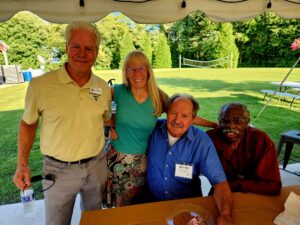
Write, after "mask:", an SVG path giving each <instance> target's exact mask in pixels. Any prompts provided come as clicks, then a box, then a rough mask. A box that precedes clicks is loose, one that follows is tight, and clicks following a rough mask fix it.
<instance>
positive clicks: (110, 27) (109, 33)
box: [97, 14, 132, 69]
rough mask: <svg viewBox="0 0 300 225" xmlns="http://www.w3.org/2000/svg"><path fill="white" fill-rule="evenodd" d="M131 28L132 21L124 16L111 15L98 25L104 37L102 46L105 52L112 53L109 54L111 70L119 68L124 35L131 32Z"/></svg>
mask: <svg viewBox="0 0 300 225" xmlns="http://www.w3.org/2000/svg"><path fill="white" fill-rule="evenodd" d="M130 26H132V24H131V22H130V20H129V19H128V18H127V17H125V16H124V15H122V14H110V15H108V16H106V17H105V18H103V19H102V20H100V21H99V22H98V23H97V27H98V29H99V31H100V33H101V35H102V40H101V44H100V46H101V48H102V49H103V52H105V53H108V52H110V53H109V54H107V55H110V59H111V62H110V69H118V68H119V64H120V46H121V42H122V41H123V37H124V34H125V33H126V32H127V33H128V32H129V27H130ZM100 67H102V66H101V65H100ZM105 67H106V66H105Z"/></svg>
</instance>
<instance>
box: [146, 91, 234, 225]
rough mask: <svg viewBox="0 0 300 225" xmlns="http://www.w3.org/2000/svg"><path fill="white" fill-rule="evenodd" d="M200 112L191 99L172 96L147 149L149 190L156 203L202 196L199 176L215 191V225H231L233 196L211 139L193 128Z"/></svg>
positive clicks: (195, 102)
mask: <svg viewBox="0 0 300 225" xmlns="http://www.w3.org/2000/svg"><path fill="white" fill-rule="evenodd" d="M198 109H199V105H198V102H197V101H196V100H195V99H194V98H193V97H192V96H190V95H186V94H176V95H173V96H172V97H171V98H170V99H169V102H168V105H167V120H165V119H164V120H159V121H158V122H157V124H156V128H155V130H154V131H153V133H152V135H151V138H150V140H149V145H148V168H147V181H148V186H149V189H150V191H151V193H152V194H153V196H154V197H155V198H156V199H159V200H171V199H179V198H190V197H196V196H202V191H201V182H200V178H199V175H200V173H201V174H203V175H204V176H206V177H207V178H208V180H209V181H210V183H211V184H212V186H213V187H214V189H215V192H214V199H215V202H216V204H217V207H218V209H219V213H220V216H219V217H218V221H217V224H218V225H220V224H232V218H231V211H232V196H231V192H230V188H229V186H228V183H227V181H226V176H225V174H224V170H223V168H222V165H221V163H220V160H219V157H218V155H217V153H216V150H215V147H214V145H213V143H212V141H211V140H210V138H209V137H208V136H207V135H206V134H205V133H204V132H203V131H201V130H200V129H198V128H196V127H194V126H192V122H193V120H194V118H195V117H196V115H197V111H198Z"/></svg>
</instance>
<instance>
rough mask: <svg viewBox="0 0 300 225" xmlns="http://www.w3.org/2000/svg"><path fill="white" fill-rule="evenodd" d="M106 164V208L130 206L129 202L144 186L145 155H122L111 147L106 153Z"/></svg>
mask: <svg viewBox="0 0 300 225" xmlns="http://www.w3.org/2000/svg"><path fill="white" fill-rule="evenodd" d="M107 163H108V180H107V195H106V198H107V199H106V202H107V206H108V207H114V206H116V207H119V206H123V205H129V204H131V200H132V199H133V198H134V197H135V196H137V195H138V194H139V193H140V192H141V190H142V188H143V186H144V184H145V177H146V167H147V157H146V155H145V154H122V153H120V152H118V151H117V150H115V149H114V148H113V147H112V146H111V149H110V150H109V151H108V153H107Z"/></svg>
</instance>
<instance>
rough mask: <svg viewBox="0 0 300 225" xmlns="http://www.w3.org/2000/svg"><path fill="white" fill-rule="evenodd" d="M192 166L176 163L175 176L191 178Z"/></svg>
mask: <svg viewBox="0 0 300 225" xmlns="http://www.w3.org/2000/svg"><path fill="white" fill-rule="evenodd" d="M192 176H193V166H192V165H184V164H179V163H176V165H175V177H183V178H188V179H192Z"/></svg>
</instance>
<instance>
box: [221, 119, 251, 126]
mask: <svg viewBox="0 0 300 225" xmlns="http://www.w3.org/2000/svg"><path fill="white" fill-rule="evenodd" d="M247 119H248V118H243V117H225V118H222V119H220V121H219V123H220V124H229V123H235V124H238V125H241V124H243V123H244V122H245V121H246V120H247Z"/></svg>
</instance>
